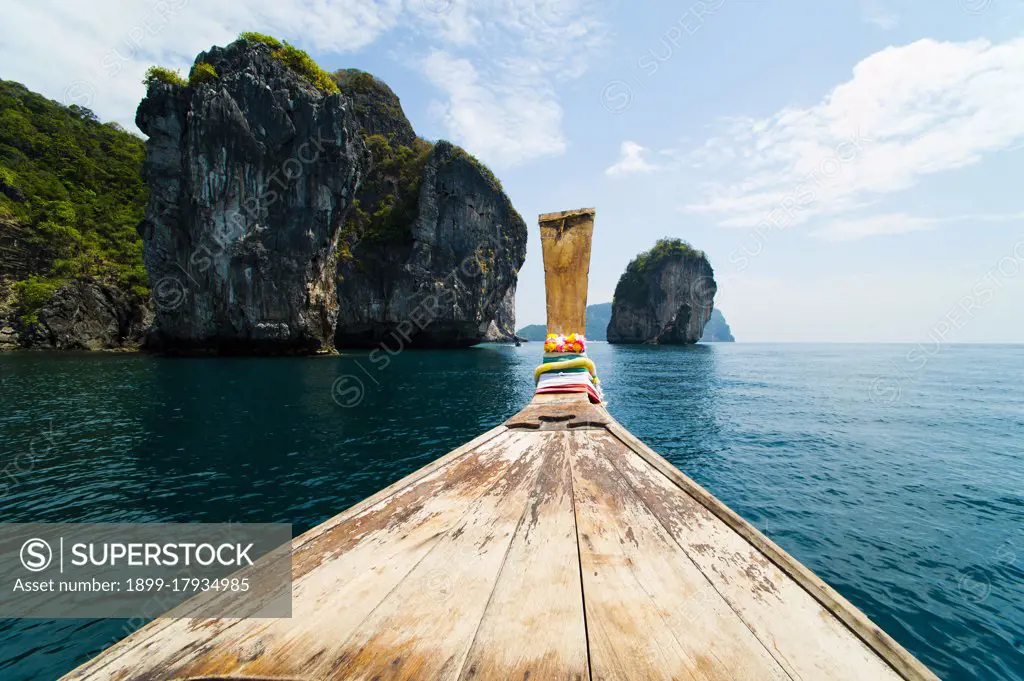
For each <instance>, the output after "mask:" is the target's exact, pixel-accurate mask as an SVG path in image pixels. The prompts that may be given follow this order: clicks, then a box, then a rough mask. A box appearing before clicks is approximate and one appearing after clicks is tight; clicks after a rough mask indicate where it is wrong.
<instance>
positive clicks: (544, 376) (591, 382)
mask: <svg viewBox="0 0 1024 681" xmlns="http://www.w3.org/2000/svg"><path fill="white" fill-rule="evenodd" d="M544 353H545V357H544V360H543V362H542V363H541V365H540V366H538V367H537V368H536V369H534V372H533V380H534V382H535V383H536V384H537V389H536V394H538V395H542V394H551V393H581V392H585V393H587V396H588V397H589V399H590V401H591V402H593V403H594V404H601V403H602V402H603V401H604V394H603V391H602V390H601V386H600V381H599V380H598V378H597V366H596V365H595V364H594V362H593V361H592V360H591V359H590V358H589V357H587V355H586V338H584V337H583V334H577V333H570V334H569V335H568V336H559V335H555V334H553V333H552V334H548V337H547V340H546V341H545V342H544Z"/></svg>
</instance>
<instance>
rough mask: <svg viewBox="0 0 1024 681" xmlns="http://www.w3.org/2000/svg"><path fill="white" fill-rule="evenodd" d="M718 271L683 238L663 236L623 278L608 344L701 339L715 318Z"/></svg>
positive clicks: (628, 269)
mask: <svg viewBox="0 0 1024 681" xmlns="http://www.w3.org/2000/svg"><path fill="white" fill-rule="evenodd" d="M717 291H718V285H717V284H716V283H715V273H714V270H713V269H712V268H711V263H710V262H708V259H707V256H706V255H705V254H704V253H703V252H702V251H699V250H697V249H695V248H693V247H692V246H690V245H689V244H688V243H686V242H685V241H682V240H680V239H661V240H659V241H658V243H657V244H655V246H654V248H652V249H651V250H649V251H647V252H645V253H641V254H640V255H638V256H637V257H636V258H634V259H633V260H632V261H631V262H630V263H629V265H628V266H627V267H626V271H625V272H624V273H623V275H622V277H620V278H619V283H618V285H616V287H615V296H614V299H613V300H612V318H611V321H610V322H609V324H608V342H609V343H649V344H658V345H684V344H690V343H696V342H697V341H699V340H700V339H701V337H702V335H703V333H704V327H705V325H706V324H707V323H708V320H709V319H710V318H711V311H712V309H713V306H714V301H715V293H716V292H717Z"/></svg>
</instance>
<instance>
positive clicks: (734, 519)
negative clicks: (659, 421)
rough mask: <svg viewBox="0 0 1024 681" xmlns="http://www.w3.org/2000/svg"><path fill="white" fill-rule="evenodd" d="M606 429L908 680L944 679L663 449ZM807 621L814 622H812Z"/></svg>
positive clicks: (624, 431)
mask: <svg viewBox="0 0 1024 681" xmlns="http://www.w3.org/2000/svg"><path fill="white" fill-rule="evenodd" d="M608 431H609V432H610V433H611V434H613V435H614V436H615V437H617V438H618V439H620V440H621V441H622V442H623V443H624V444H626V445H627V446H628V447H629V448H630V449H632V450H633V451H634V452H635V453H636V454H637V455H638V456H640V458H642V459H643V460H644V462H645V463H646V464H647V465H648V466H649V467H650V468H651V469H653V470H656V471H658V472H660V473H661V474H662V475H664V476H665V477H666V478H668V479H669V480H670V481H671V482H672V483H673V484H674V485H675V486H676V487H677V488H678V490H679V493H683V494H687V495H689V496H690V497H691V498H692V499H694V500H695V501H696V502H697V503H699V504H700V505H701V506H703V507H704V508H705V509H707V510H708V511H709V512H710V513H711V514H712V515H713V516H714V517H715V518H716V519H717V520H718V521H719V522H721V523H722V524H724V525H725V526H726V527H729V528H730V529H732V530H733V531H734V532H736V533H737V534H738V535H740V536H741V537H742V538H743V539H744V540H745V541H746V542H747V543H748V544H749V545H750V546H751V547H752V548H753V549H755V550H757V551H759V552H760V553H761V554H762V555H763V556H764V557H765V558H766V559H767V560H768V561H770V562H771V563H772V564H774V565H775V566H776V567H778V568H779V569H780V570H782V571H783V572H784V573H785V574H786V576H787V577H788V578H789V579H790V580H792V581H793V582H794V583H795V584H797V585H798V586H799V587H800V588H802V589H803V590H804V591H805V592H806V593H807V594H809V595H810V596H811V597H812V598H814V599H815V600H816V601H817V602H818V603H819V604H821V606H822V607H823V608H825V610H827V611H828V612H829V613H830V614H831V615H832V616H833V617H834V618H836V619H837V620H839V621H841V622H842V623H843V624H844V625H845V626H846V627H847V630H848V631H849V632H850V633H851V634H852V635H854V636H856V637H858V638H859V639H860V640H861V641H863V642H864V643H865V644H867V646H868V647H869V648H871V650H872V651H873V652H874V653H875V654H876V655H878V657H879V658H881V659H883V660H885V662H886V663H888V664H889V666H890V667H891V668H892V669H894V670H895V671H896V672H897V673H898V674H899V675H900V677H902V678H904V679H908V680H921V681H940V680H939V677H938V676H936V675H935V674H934V673H933V672H932V671H931V670H930V669H928V668H927V667H925V666H924V665H923V664H922V663H921V661H920V660H918V659H917V658H915V657H914V656H913V655H911V654H910V653H909V652H908V651H907V650H906V649H905V648H904V647H903V646H901V645H900V644H899V643H897V642H896V641H895V640H893V638H892V637H891V636H889V635H888V634H887V633H885V632H884V631H883V630H882V629H881V628H879V627H878V625H876V624H875V623H874V622H872V621H871V620H870V619H869V618H868V617H867V615H865V614H864V613H863V612H861V611H860V610H859V609H858V608H857V607H856V606H854V605H853V604H852V603H850V602H849V601H848V600H846V599H845V598H843V597H842V596H841V595H840V594H839V593H838V592H837V591H836V590H835V589H833V588H832V587H830V586H829V585H828V584H826V583H825V582H824V581H822V580H821V578H820V577H818V576H817V575H816V574H814V573H813V572H811V571H810V570H809V569H808V568H807V567H806V566H805V565H803V564H802V563H801V562H800V561H798V560H797V559H796V558H794V557H793V556H791V555H789V554H788V553H787V552H786V551H784V550H783V549H782V548H781V547H779V546H778V545H777V544H776V543H775V542H773V541H772V540H771V539H769V538H768V537H766V536H764V535H763V534H761V533H760V532H758V531H757V528H755V527H753V526H752V525H751V524H750V523H748V522H747V521H745V520H744V519H743V518H741V517H740V516H739V515H738V514H737V513H736V512H735V511H733V510H732V509H731V508H729V507H728V506H726V505H725V504H723V503H722V502H721V501H720V500H719V499H717V498H716V497H715V496H714V495H713V494H711V493H710V492H708V491H707V490H706V489H704V488H703V487H701V486H700V485H698V484H697V483H696V482H694V481H693V480H691V479H690V478H688V477H687V476H685V475H683V474H682V473H681V472H680V471H679V470H678V469H677V468H676V467H675V466H673V465H672V464H671V463H669V462H668V461H667V460H666V459H665V458H663V457H662V456H661V455H660V454H658V453H657V452H655V451H654V450H652V449H651V448H650V447H648V446H647V445H645V444H644V443H643V442H642V441H641V440H640V439H638V438H637V437H636V436H635V435H633V434H632V433H631V432H629V431H628V430H627V429H626V428H624V427H623V426H622V425H621V424H620V423H618V422H614V421H613V422H612V423H611V424H610V425H609V426H608ZM808 626H811V625H810V623H808Z"/></svg>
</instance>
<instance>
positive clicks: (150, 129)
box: [136, 40, 367, 353]
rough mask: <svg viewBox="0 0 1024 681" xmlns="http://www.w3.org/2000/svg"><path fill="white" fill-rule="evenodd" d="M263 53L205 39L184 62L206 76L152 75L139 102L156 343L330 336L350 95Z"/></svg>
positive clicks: (362, 156) (354, 175)
mask: <svg viewBox="0 0 1024 681" xmlns="http://www.w3.org/2000/svg"><path fill="white" fill-rule="evenodd" d="M272 52H273V50H272V48H271V46H269V45H266V44H263V43H259V42H254V41H249V40H238V41H235V42H234V43H232V44H231V45H229V46H227V47H226V48H213V49H211V50H210V51H209V52H207V53H203V54H200V55H199V57H198V58H197V59H196V63H197V64H202V63H205V64H209V65H211V66H212V67H213V69H214V70H215V72H216V74H217V77H216V78H214V79H212V80H207V81H205V82H202V83H200V84H198V85H196V86H189V85H185V86H182V85H178V84H174V83H169V82H161V81H154V82H151V83H150V85H149V89H148V92H147V94H146V98H145V99H144V100H142V103H141V104H140V105H139V110H138V113H137V115H136V124H137V125H138V126H139V128H140V129H141V130H142V131H143V132H145V133H146V134H147V135H149V141H148V143H147V152H148V153H147V157H146V163H145V165H144V170H143V172H144V176H145V179H146V181H147V182H148V184H149V186H150V190H151V195H150V201H149V204H148V206H147V207H146V218H145V220H144V221H143V223H142V225H140V231H141V233H142V237H143V245H144V250H143V256H144V259H145V262H146V268H147V270H148V271H149V278H150V282H151V285H152V287H153V298H154V302H155V304H156V320H155V328H154V333H153V336H152V338H151V344H152V345H153V346H154V347H156V348H158V349H163V350H168V351H217V352H259V353H289V352H299V353H303V352H315V351H319V350H325V349H330V348H332V347H333V341H332V334H333V331H334V323H335V319H336V318H337V314H338V301H337V297H336V290H335V286H334V276H335V269H336V263H337V254H336V248H337V241H338V234H339V232H340V230H341V228H342V225H343V224H344V221H345V218H346V216H347V214H348V210H349V208H350V207H351V205H352V201H353V197H354V194H355V191H356V189H357V188H358V186H359V182H360V180H361V175H362V173H364V172H365V169H366V164H367V160H366V151H365V147H364V145H363V142H362V139H361V136H360V134H359V130H358V126H357V123H356V120H355V118H354V116H353V115H352V111H351V105H350V103H349V102H348V100H347V99H346V98H345V97H344V96H342V95H341V94H339V93H334V94H329V93H327V92H324V91H322V90H320V89H318V88H317V87H315V86H314V85H313V84H312V83H311V82H310V81H309V80H307V79H306V78H304V77H303V76H301V75H299V74H298V73H297V72H296V71H294V70H293V69H292V68H290V67H289V66H288V65H286V64H285V63H284V62H283V61H282V60H281V59H279V58H277V57H275V56H274V55H273V54H272Z"/></svg>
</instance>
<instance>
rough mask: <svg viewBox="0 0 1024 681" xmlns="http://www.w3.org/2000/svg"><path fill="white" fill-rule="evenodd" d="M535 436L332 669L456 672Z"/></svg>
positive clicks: (524, 492) (526, 480) (502, 552)
mask: <svg viewBox="0 0 1024 681" xmlns="http://www.w3.org/2000/svg"><path fill="white" fill-rule="evenodd" d="M537 437H538V436H536V435H534V436H532V437H531V438H530V439H532V440H533V445H534V446H533V447H531V448H529V449H527V450H526V451H524V452H523V453H522V455H521V456H519V457H517V458H516V460H515V461H514V462H513V463H512V465H511V466H510V468H509V469H508V470H507V471H506V472H505V473H504V474H503V475H502V477H501V479H500V480H498V481H497V482H496V483H495V484H494V485H493V486H492V487H491V488H490V489H488V490H487V492H485V493H484V494H483V495H482V496H481V497H480V498H478V499H476V500H475V501H473V502H472V503H471V504H469V505H468V507H467V512H466V514H465V516H464V517H463V518H462V520H461V521H460V522H459V523H458V524H457V526H456V527H454V528H453V529H452V530H451V531H449V532H447V533H446V534H445V535H444V537H442V538H441V539H440V540H439V541H438V542H437V545H436V546H434V547H433V548H431V550H430V551H429V552H428V553H427V554H426V555H425V556H424V557H423V559H422V560H421V561H419V562H417V564H416V565H415V567H414V568H413V569H412V570H411V571H410V572H409V573H408V574H407V575H406V576H405V577H404V578H403V579H402V581H401V582H400V583H399V584H398V585H397V586H396V587H395V589H394V590H393V591H392V592H391V593H390V594H388V596H387V597H386V598H385V599H384V600H383V601H382V602H381V603H380V604H379V605H378V606H377V607H376V608H374V610H373V612H372V613H371V614H370V616H369V617H368V618H367V619H366V621H365V622H363V623H362V624H361V625H360V626H359V627H358V629H357V630H356V631H355V632H354V633H353V635H352V636H351V637H350V638H349V640H347V641H346V642H345V643H344V644H343V646H342V650H341V654H340V655H339V656H338V658H337V659H336V661H335V663H334V664H332V665H331V668H330V670H331V674H332V676H335V677H337V678H343V679H349V680H351V681H414V680H416V679H437V680H439V681H440V680H448V679H450V680H455V679H458V677H459V675H460V673H461V671H462V669H463V666H464V663H465V661H466V657H467V655H468V653H469V650H470V647H471V645H472V643H473V639H474V637H475V635H476V632H477V629H478V627H479V625H480V621H481V619H482V618H483V615H484V611H485V609H486V607H487V604H488V602H489V600H490V597H491V594H492V592H493V590H494V586H495V584H496V582H497V579H498V575H499V573H500V572H501V569H502V566H503V565H504V563H505V558H506V556H507V554H508V550H509V545H510V544H511V542H512V538H513V536H514V535H515V534H516V532H517V530H518V528H519V526H520V525H521V523H522V521H523V520H524V516H525V513H524V512H525V509H526V507H527V502H528V500H529V497H530V495H531V493H532V492H533V490H534V488H535V486H536V483H537V478H538V475H539V473H540V470H541V468H542V466H543V464H544V455H545V453H546V449H545V447H544V443H543V440H545V439H546V438H543V437H541V441H540V442H538V440H537V439H536V438H537Z"/></svg>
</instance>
